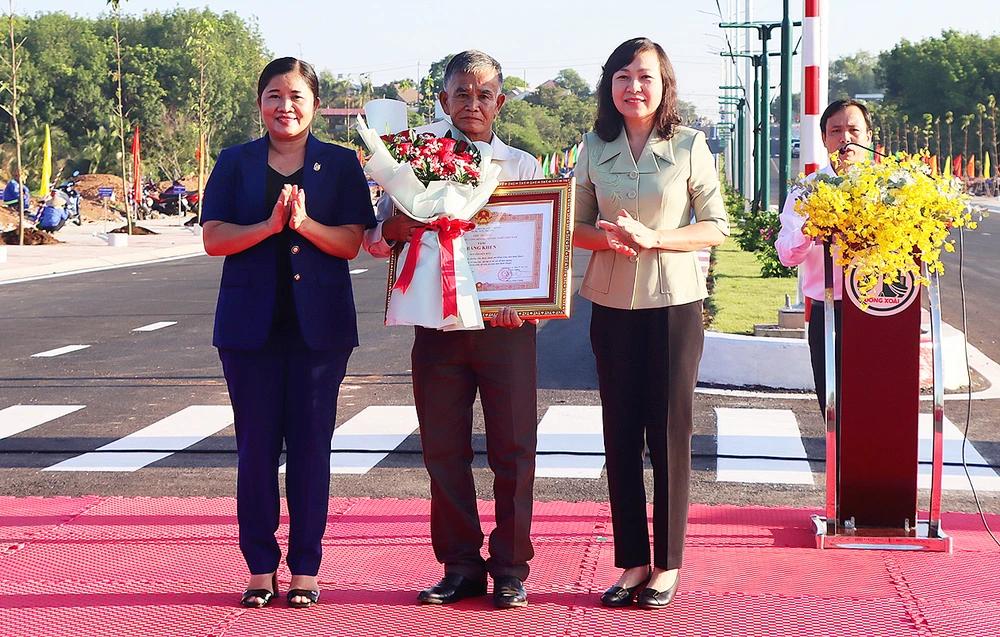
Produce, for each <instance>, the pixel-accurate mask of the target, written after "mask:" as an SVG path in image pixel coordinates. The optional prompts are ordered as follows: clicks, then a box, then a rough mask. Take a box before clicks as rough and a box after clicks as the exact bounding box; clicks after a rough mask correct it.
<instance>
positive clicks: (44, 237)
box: [0, 217, 62, 246]
mask: <svg viewBox="0 0 1000 637" xmlns="http://www.w3.org/2000/svg"><path fill="white" fill-rule="evenodd" d="M15 218H16V217H15ZM0 243H6V244H7V245H11V246H16V245H17V230H16V229H14V230H8V231H7V232H4V233H0ZM57 243H62V241H60V240H59V239H56V238H55V237H53V236H52V235H51V234H49V233H48V232H43V231H42V230H37V229H35V228H25V229H24V245H26V246H47V245H55V244H57Z"/></svg>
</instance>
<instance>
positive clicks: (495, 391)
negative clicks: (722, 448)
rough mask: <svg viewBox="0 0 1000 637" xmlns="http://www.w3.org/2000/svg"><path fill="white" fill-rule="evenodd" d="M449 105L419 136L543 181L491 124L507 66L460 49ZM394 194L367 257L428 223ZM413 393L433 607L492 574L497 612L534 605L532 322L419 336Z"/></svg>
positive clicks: (474, 591)
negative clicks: (396, 207)
mask: <svg viewBox="0 0 1000 637" xmlns="http://www.w3.org/2000/svg"><path fill="white" fill-rule="evenodd" d="M444 84H445V90H444V91H442V92H441V95H440V99H441V106H442V107H443V108H444V111H445V113H447V114H448V115H449V116H450V117H451V121H452V124H448V123H447V122H436V123H434V124H431V125H429V126H424V127H421V128H418V129H417V131H418V132H424V131H429V132H431V133H433V134H435V135H437V136H443V135H444V134H445V133H447V132H448V131H451V134H452V136H453V137H456V138H458V139H467V140H469V141H482V142H488V143H489V144H490V145H491V146H492V148H493V161H494V162H496V163H497V164H499V165H500V167H501V172H500V180H501V181H515V180H528V179H541V178H542V168H541V166H540V165H539V164H538V161H537V160H536V159H535V158H534V157H532V156H531V155H529V154H528V153H526V152H524V151H523V150H519V149H516V148H511V147H510V146H507V145H506V144H504V143H503V142H502V141H501V140H500V139H499V138H498V137H497V136H496V135H495V134H494V133H493V120H494V118H495V117H496V115H497V113H498V112H499V111H500V109H501V107H502V106H503V102H504V95H503V91H502V86H503V74H502V72H501V69H500V64H499V63H498V62H497V61H496V60H494V59H493V58H492V57H490V56H489V55H486V54H485V53H483V52H481V51H464V52H462V53H459V54H458V55H456V56H455V57H454V58H452V60H451V62H449V63H448V67H447V69H446V70H445V77H444ZM386 201H388V198H384V199H383V201H380V202H379V206H378V211H377V214H376V218H377V219H378V221H379V224H378V227H376V228H373V229H371V230H368V231H366V232H365V237H364V241H363V245H364V247H365V250H367V251H368V252H369V253H370V254H372V255H373V256H377V257H387V256H389V254H390V253H391V251H392V247H393V245H395V244H396V243H397V242H400V241H403V242H405V241H409V240H410V239H411V238H412V237H413V231H414V230H416V229H417V228H419V227H420V226H421V225H423V224H422V223H421V222H419V221H415V220H413V219H411V218H409V217H407V216H406V215H403V214H396V215H393V210H392V204H391V201H389V202H388V203H386ZM411 362H412V370H413V372H412V374H413V397H414V402H415V403H416V407H417V418H418V420H419V422H420V439H421V445H422V448H423V456H424V466H425V467H426V468H427V472H428V474H429V475H430V480H431V543H432V545H433V547H434V555H435V557H436V558H437V560H438V561H439V562H441V563H442V564H444V567H445V575H444V578H443V579H442V580H441V581H440V582H438V583H437V584H436V585H434V586H432V587H430V588H428V589H426V590H424V591H421V592H420V594H419V595H418V596H417V599H418V600H419V601H420V602H421V603H424V604H449V603H452V602H457V601H459V600H462V599H465V598H467V597H476V596H480V595H485V594H486V575H487V573H488V574H489V575H490V576H491V577H492V578H493V603H494V605H495V606H496V607H497V608H511V607H516V606H524V605H526V604H527V601H528V600H527V593H526V592H525V590H524V585H523V580H524V579H525V578H526V577H527V576H528V570H529V569H528V560H530V559H531V558H532V556H533V555H534V552H533V549H532V547H531V538H530V533H531V509H532V497H533V496H532V487H533V484H534V476H535V447H536V443H537V435H536V429H537V426H538V414H537V406H536V402H537V400H536V385H537V370H536V365H535V325H534V322H531V321H523V320H522V319H521V318H520V317H519V316H518V314H517V312H516V311H515V310H514V309H513V308H510V307H507V308H503V309H502V310H501V311H500V313H499V314H497V316H496V318H494V319H493V320H492V321H491V323H490V325H487V326H486V327H485V329H482V330H457V331H447V332H446V331H442V330H434V329H428V328H424V327H417V328H415V335H414V340H413V351H412V353H411ZM477 389H478V391H479V395H480V400H481V402H482V405H483V415H484V417H485V421H486V452H487V457H488V460H489V465H490V467H491V468H492V469H493V472H494V474H495V479H494V482H493V492H494V506H495V508H496V524H497V526H496V529H495V530H494V531H493V532H492V533H491V534H490V542H489V553H490V557H489V559H488V560H485V561H484V560H483V558H482V556H481V554H480V549H481V547H482V544H483V532H482V529H481V527H480V524H479V513H478V507H477V504H476V487H475V483H474V481H473V477H472V461H473V458H474V453H473V449H472V406H473V403H474V402H475V400H476V391H477Z"/></svg>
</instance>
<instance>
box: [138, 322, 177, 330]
mask: <svg viewBox="0 0 1000 637" xmlns="http://www.w3.org/2000/svg"><path fill="white" fill-rule="evenodd" d="M171 325H177V321H160V322H158V323H150V324H149V325H143V326H142V327H137V328H135V329H134V330H132V331H133V332H155V331H156V330H162V329H163V328H165V327H170V326H171Z"/></svg>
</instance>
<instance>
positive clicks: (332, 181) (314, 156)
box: [201, 135, 375, 350]
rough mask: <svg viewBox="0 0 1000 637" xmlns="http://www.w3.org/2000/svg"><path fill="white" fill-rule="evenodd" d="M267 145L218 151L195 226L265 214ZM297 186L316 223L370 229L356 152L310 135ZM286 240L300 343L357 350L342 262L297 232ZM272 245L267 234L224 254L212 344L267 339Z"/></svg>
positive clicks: (258, 343)
mask: <svg viewBox="0 0 1000 637" xmlns="http://www.w3.org/2000/svg"><path fill="white" fill-rule="evenodd" d="M268 144H269V141H268V137H267V136H264V137H262V138H260V139H258V140H255V141H252V142H249V143H246V144H242V145H240V146H233V147H232V148H227V149H225V150H224V151H222V153H221V154H220V155H219V159H218V161H217V162H216V164H215V168H214V169H213V170H212V175H211V177H209V179H208V183H207V184H206V185H205V194H204V202H203V207H202V217H201V221H202V223H205V222H206V221H224V222H226V223H235V224H239V225H250V224H254V223H259V222H261V221H264V220H266V219H267V218H268V217H270V216H271V210H270V209H269V208H268V207H267V204H266V201H265V192H264V190H265V184H266V182H267V154H268ZM302 189H303V190H305V192H306V209H307V211H308V213H309V216H310V217H311V218H312V219H314V220H315V221H317V222H319V223H322V224H324V225H328V226H340V225H348V224H362V225H364V226H366V227H371V226H374V225H375V214H374V211H373V208H372V203H371V194H370V192H369V190H368V180H367V179H366V178H365V175H364V172H363V171H362V169H361V165H360V164H359V163H358V158H357V155H355V153H354V152H353V151H351V150H349V149H347V148H344V147H342V146H336V145H334V144H326V143H324V142H321V141H319V140H318V139H316V138H315V137H313V136H312V135H310V136H309V139H308V141H307V142H306V155H305V163H304V165H303V171H302ZM292 235H293V238H292V241H291V256H290V258H291V263H292V273H293V277H294V279H293V281H292V291H293V295H294V298H295V311H296V315H297V316H298V320H299V327H300V329H301V330H302V337H303V339H304V340H305V342H306V343H307V344H308V345H309V347H311V348H313V349H316V350H334V349H351V348H354V347H357V345H358V327H357V317H356V315H355V310H354V293H353V290H352V289H351V277H350V274H349V273H348V262H347V260H346V259H342V258H340V257H334V256H330V255H329V254H327V253H325V252H323V251H322V250H320V249H319V248H317V247H316V246H315V245H313V244H312V242H310V241H309V240H308V239H306V238H305V237H303V236H302V235H300V234H298V233H297V232H293V233H292ZM276 240H277V235H272V236H270V237H268V238H267V239H264V240H263V241H261V242H260V243H258V244H256V245H254V246H252V247H250V248H247V249H246V250H244V251H243V252H239V253H237V254H232V255H229V256H227V257H226V260H225V262H224V264H223V266H222V285H221V286H220V288H219V302H218V305H217V306H216V311H215V334H214V337H213V339H212V344H213V345H215V346H216V347H220V348H231V349H239V350H254V349H259V348H261V347H263V345H264V343H265V342H266V341H267V337H268V334H269V333H270V330H271V319H272V317H273V316H274V303H275V292H276V283H277V281H276V279H277V270H278V266H277V258H276V247H275V245H274V244H275V241H276Z"/></svg>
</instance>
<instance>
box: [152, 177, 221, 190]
mask: <svg viewBox="0 0 1000 637" xmlns="http://www.w3.org/2000/svg"><path fill="white" fill-rule="evenodd" d="M205 179H208V175H207V174H206V175H205ZM178 181H180V182H181V185H182V186H184V189H185V190H186V191H187V192H188V194H190V193H192V192H198V175H188V176H185V177H181V178H180V179H179V180H178ZM173 183H174V182H172V181H161V182H160V183H158V184H156V188H157V190H159V191H160V192H163V191H164V190H166V189H167V188H169V187H170V186H172V185H173Z"/></svg>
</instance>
